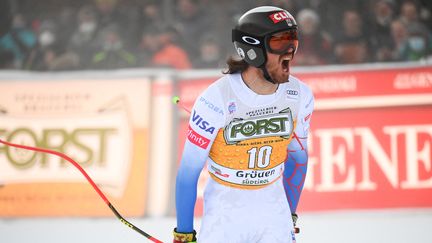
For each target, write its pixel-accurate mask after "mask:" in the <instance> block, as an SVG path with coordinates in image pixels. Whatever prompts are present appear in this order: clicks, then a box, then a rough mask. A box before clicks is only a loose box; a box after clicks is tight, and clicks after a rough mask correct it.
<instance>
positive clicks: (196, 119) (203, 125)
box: [192, 110, 215, 134]
mask: <svg viewBox="0 0 432 243" xmlns="http://www.w3.org/2000/svg"><path fill="white" fill-rule="evenodd" d="M192 122H193V123H195V124H196V125H197V126H198V127H199V128H200V129H202V130H204V131H206V132H208V133H210V134H213V132H214V130H215V128H214V127H213V126H211V125H210V123H209V122H208V121H206V120H204V118H202V117H201V116H200V115H199V114H197V113H196V111H195V110H194V111H193V114H192Z"/></svg>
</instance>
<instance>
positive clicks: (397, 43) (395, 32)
mask: <svg viewBox="0 0 432 243" xmlns="http://www.w3.org/2000/svg"><path fill="white" fill-rule="evenodd" d="M391 37H392V42H393V44H392V46H393V48H392V49H393V51H392V60H394V61H401V60H402V53H403V50H404V48H405V46H406V45H407V41H408V31H407V29H406V28H405V26H404V24H403V23H402V22H401V21H400V20H394V21H393V22H392V23H391Z"/></svg>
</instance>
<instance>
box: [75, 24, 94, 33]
mask: <svg viewBox="0 0 432 243" xmlns="http://www.w3.org/2000/svg"><path fill="white" fill-rule="evenodd" d="M95 29H96V23H95V22H84V23H82V24H81V25H80V26H79V31H80V32H82V33H92V32H93V31H94V30H95Z"/></svg>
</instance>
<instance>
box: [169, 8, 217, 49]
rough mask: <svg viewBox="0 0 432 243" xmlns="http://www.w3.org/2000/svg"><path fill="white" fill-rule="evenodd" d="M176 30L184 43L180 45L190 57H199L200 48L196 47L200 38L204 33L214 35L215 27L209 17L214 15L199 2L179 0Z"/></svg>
mask: <svg viewBox="0 0 432 243" xmlns="http://www.w3.org/2000/svg"><path fill="white" fill-rule="evenodd" d="M176 3H177V8H176V10H177V20H176V24H177V25H176V29H177V30H178V31H179V38H180V39H181V40H182V41H183V42H180V43H178V44H179V45H180V46H182V47H183V48H184V49H185V50H186V52H187V53H188V55H190V56H198V53H199V50H198V46H197V45H195V44H196V43H197V40H199V38H200V36H202V35H203V34H204V33H209V32H210V33H213V32H214V29H215V26H214V23H213V22H210V20H211V19H216V18H213V17H209V15H211V14H212V13H211V12H209V11H208V9H205V8H203V7H202V5H201V4H200V1H199V0H178V1H176Z"/></svg>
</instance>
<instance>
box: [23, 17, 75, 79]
mask: <svg viewBox="0 0 432 243" xmlns="http://www.w3.org/2000/svg"><path fill="white" fill-rule="evenodd" d="M57 28H58V27H57V26H56V24H55V22H54V21H51V20H44V21H42V24H41V26H40V29H39V33H38V44H37V46H36V47H35V48H34V49H33V50H32V52H31V53H30V55H29V58H28V60H27V61H26V64H25V68H26V69H30V70H36V71H60V70H74V69H78V67H79V57H78V55H76V54H75V53H73V52H71V51H68V50H67V49H66V46H65V45H64V44H63V42H61V41H59V40H58V36H57Z"/></svg>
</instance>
